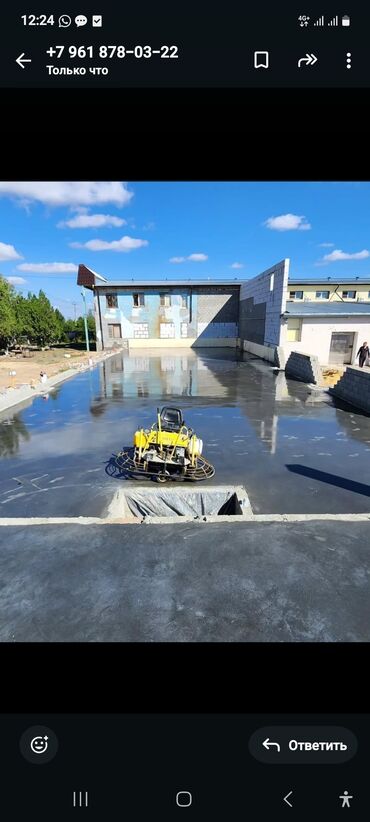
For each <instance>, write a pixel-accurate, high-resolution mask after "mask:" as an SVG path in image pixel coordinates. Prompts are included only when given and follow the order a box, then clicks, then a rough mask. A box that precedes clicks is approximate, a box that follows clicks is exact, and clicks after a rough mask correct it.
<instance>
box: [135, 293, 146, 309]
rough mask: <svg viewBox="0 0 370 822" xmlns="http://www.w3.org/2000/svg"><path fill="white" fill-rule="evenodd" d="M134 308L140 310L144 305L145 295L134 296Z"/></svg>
mask: <svg viewBox="0 0 370 822" xmlns="http://www.w3.org/2000/svg"><path fill="white" fill-rule="evenodd" d="M132 298H133V301H134V308H140V307H141V306H142V305H144V294H140V293H139V294H133V295H132Z"/></svg>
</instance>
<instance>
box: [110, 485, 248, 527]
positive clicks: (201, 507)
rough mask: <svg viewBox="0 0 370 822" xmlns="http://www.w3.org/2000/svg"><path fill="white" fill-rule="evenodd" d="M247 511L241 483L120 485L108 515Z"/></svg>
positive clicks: (189, 515) (198, 516) (211, 514)
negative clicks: (169, 486) (189, 486)
mask: <svg viewBox="0 0 370 822" xmlns="http://www.w3.org/2000/svg"><path fill="white" fill-rule="evenodd" d="M250 512H251V507H250V503H249V499H248V495H247V492H246V490H245V488H244V487H243V486H224V487H222V486H217V487H216V488H209V489H207V490H206V489H204V488H202V489H187V488H186V489H182V488H181V489H178V488H177V489H176V490H173V489H164V488H160V489H157V488H154V489H153V488H150V489H147V488H142V487H140V488H137V489H136V488H132V487H131V488H130V489H124V490H123V489H120V490H119V491H118V492H117V493H116V496H115V498H114V500H113V501H112V503H111V505H110V506H109V512H108V514H109V516H124V517H127V518H133V519H135V518H140V519H143V518H146V517H150V518H152V517H158V518H161V519H162V518H163V517H164V518H168V517H179V518H180V517H186V518H190V519H203V518H208V517H217V516H230V517H235V516H242V515H243V514H248V513H250Z"/></svg>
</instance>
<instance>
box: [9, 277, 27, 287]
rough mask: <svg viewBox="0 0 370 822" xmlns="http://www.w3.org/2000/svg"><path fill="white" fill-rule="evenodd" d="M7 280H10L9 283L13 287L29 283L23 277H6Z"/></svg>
mask: <svg viewBox="0 0 370 822" xmlns="http://www.w3.org/2000/svg"><path fill="white" fill-rule="evenodd" d="M5 279H6V280H8V283H10V284H11V285H23V284H24V283H26V282H27V280H24V279H23V277H5Z"/></svg>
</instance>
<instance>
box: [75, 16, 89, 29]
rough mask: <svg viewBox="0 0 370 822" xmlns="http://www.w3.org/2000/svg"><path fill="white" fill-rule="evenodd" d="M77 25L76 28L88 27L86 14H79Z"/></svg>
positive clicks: (76, 19) (76, 20) (76, 18)
mask: <svg viewBox="0 0 370 822" xmlns="http://www.w3.org/2000/svg"><path fill="white" fill-rule="evenodd" d="M75 23H76V26H86V23H87V17H85V15H84V14H78V15H77V17H75Z"/></svg>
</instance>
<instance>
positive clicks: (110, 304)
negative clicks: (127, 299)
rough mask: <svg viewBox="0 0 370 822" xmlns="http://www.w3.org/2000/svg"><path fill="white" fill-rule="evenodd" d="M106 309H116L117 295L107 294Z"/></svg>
mask: <svg viewBox="0 0 370 822" xmlns="http://www.w3.org/2000/svg"><path fill="white" fill-rule="evenodd" d="M107 308H118V296H117V294H107Z"/></svg>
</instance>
